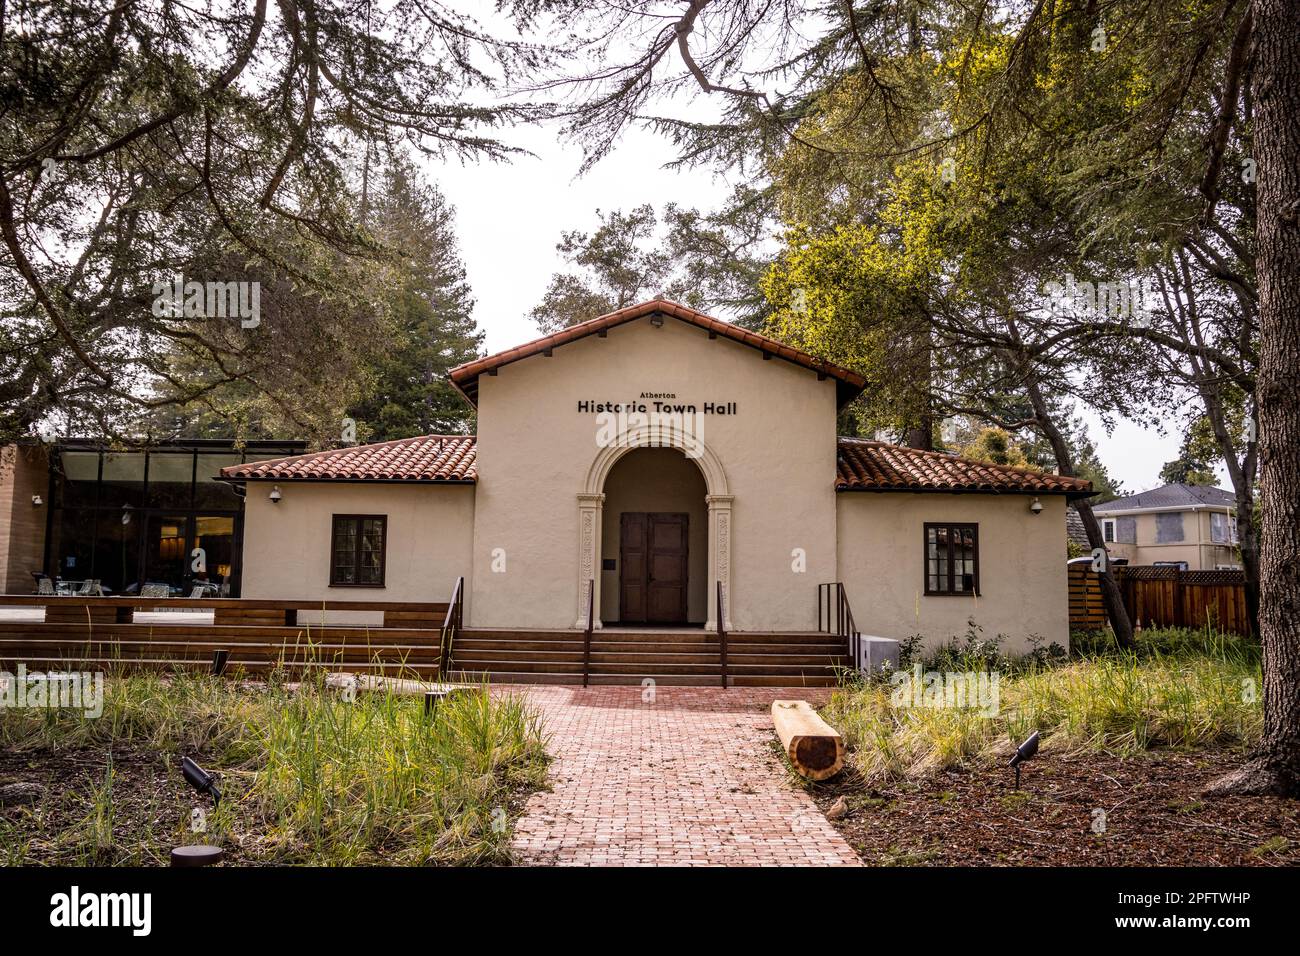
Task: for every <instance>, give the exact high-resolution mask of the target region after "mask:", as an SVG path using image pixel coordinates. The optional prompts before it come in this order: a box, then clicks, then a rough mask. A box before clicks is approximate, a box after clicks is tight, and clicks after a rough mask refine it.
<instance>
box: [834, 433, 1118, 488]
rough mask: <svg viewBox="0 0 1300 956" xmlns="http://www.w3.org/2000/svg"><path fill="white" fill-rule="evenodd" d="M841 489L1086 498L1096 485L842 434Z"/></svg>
mask: <svg viewBox="0 0 1300 956" xmlns="http://www.w3.org/2000/svg"><path fill="white" fill-rule="evenodd" d="M835 471H836V475H835V490H836V491H951V492H959V491H974V492H986V493H993V494H998V493H1009V494H1037V495H1059V494H1063V495H1066V496H1068V497H1070V498H1086V497H1087V496H1088V495H1090V494H1092V493H1093V492H1092V483H1091V482H1088V481H1084V480H1083V479H1081V478H1063V477H1062V476H1060V475H1053V474H1050V473H1048V472H1041V471H1030V470H1029V469H1027V468H1010V467H1007V466H1005V465H989V464H986V463H985V462H982V461H971V460H969V459H967V458H955V457H954V456H952V455H946V454H944V453H943V452H938V451H921V450H920V449H917V448H904V447H902V446H899V445H889V444H886V443H885V442H878V441H866V440H864V439H860V438H841V439H840V440H839V448H838V454H837V456H836V459H835Z"/></svg>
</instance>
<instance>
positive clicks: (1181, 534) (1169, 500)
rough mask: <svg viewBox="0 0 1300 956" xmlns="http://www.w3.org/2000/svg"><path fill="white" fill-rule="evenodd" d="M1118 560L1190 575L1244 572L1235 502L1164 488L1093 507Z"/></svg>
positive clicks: (1215, 492) (1218, 494)
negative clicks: (1229, 570)
mask: <svg viewBox="0 0 1300 956" xmlns="http://www.w3.org/2000/svg"><path fill="white" fill-rule="evenodd" d="M1092 510H1093V512H1094V513H1095V514H1096V515H1097V519H1098V520H1099V521H1101V531H1102V537H1103V538H1105V540H1106V548H1107V550H1108V551H1109V552H1110V556H1111V558H1112V559H1115V560H1124V561H1127V562H1128V563H1129V564H1145V565H1167V566H1174V567H1181V568H1182V569H1184V570H1186V571H1213V570H1216V569H1221V568H1240V567H1241V558H1240V556H1239V555H1238V553H1237V518H1236V498H1235V497H1234V496H1233V495H1232V494H1231V493H1230V492H1227V491H1224V490H1223V489H1222V488H1213V487H1210V486H1207V485H1182V484H1173V485H1165V486H1164V487H1163V488H1156V489H1153V490H1152V491H1144V492H1142V493H1141V494H1137V495H1129V496H1128V497H1126V498H1117V499H1115V500H1114V501H1108V502H1106V503H1105V504H1100V505H1094V506H1093V509H1092Z"/></svg>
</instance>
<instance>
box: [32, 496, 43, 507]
mask: <svg viewBox="0 0 1300 956" xmlns="http://www.w3.org/2000/svg"><path fill="white" fill-rule="evenodd" d="M43 504H45V499H44V498H42V497H41V496H40V495H32V507H33V508H39V507H40V506H41V505H43Z"/></svg>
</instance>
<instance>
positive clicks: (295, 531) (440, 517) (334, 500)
mask: <svg viewBox="0 0 1300 956" xmlns="http://www.w3.org/2000/svg"><path fill="white" fill-rule="evenodd" d="M247 487H248V493H247V497H246V498H245V503H244V563H243V582H242V583H243V587H242V594H243V596H244V597H247V598H280V599H283V600H304V601H307V600H334V601H446V600H447V599H448V598H450V596H451V592H452V588H453V586H454V585H455V583H456V578H457V576H459V575H464V576H465V586H466V589H468V588H469V578H470V573H471V570H472V562H471V560H470V556H471V543H472V541H473V537H474V487H473V486H472V485H428V484H422V485H414V484H412V485H404V484H393V483H379V482H376V483H373V484H372V483H361V482H356V483H354V482H293V481H286V482H281V483H280V491H281V494H282V496H283V497H282V498H281V500H280V503H279V504H272V503H271V501H270V500H269V499H268V498H267V495H269V494H270V492H271V483H270V482H249V484H248V486H247ZM336 514H379V515H387V516H388V541H387V546H386V556H385V574H384V587H382V588H363V587H330V583H329V580H330V574H329V562H330V533H331V529H332V527H333V516H334V515H336ZM358 613H368V612H358ZM354 619H355V620H357V621H358V622H360V621H361V618H360V617H357V616H356V615H351V616H348V615H345V614H344V613H343V612H338V615H335V616H331V618H330V620H337V621H340V622H341V621H344V620H348V621H350V620H354ZM367 623H369V622H367Z"/></svg>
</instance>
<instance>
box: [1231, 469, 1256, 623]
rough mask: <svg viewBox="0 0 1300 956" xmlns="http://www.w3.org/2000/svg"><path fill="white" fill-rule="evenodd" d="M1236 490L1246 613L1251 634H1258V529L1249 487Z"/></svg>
mask: <svg viewBox="0 0 1300 956" xmlns="http://www.w3.org/2000/svg"><path fill="white" fill-rule="evenodd" d="M1236 492H1237V547H1238V548H1239V549H1240V550H1241V572H1242V577H1244V578H1245V588H1246V614H1247V618H1248V620H1247V623H1248V624H1250V630H1251V633H1252V634H1255V635H1258V634H1259V531H1258V529H1256V527H1255V502H1254V500H1253V497H1254V496H1253V494H1252V491H1251V489H1250V488H1241V489H1236Z"/></svg>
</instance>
